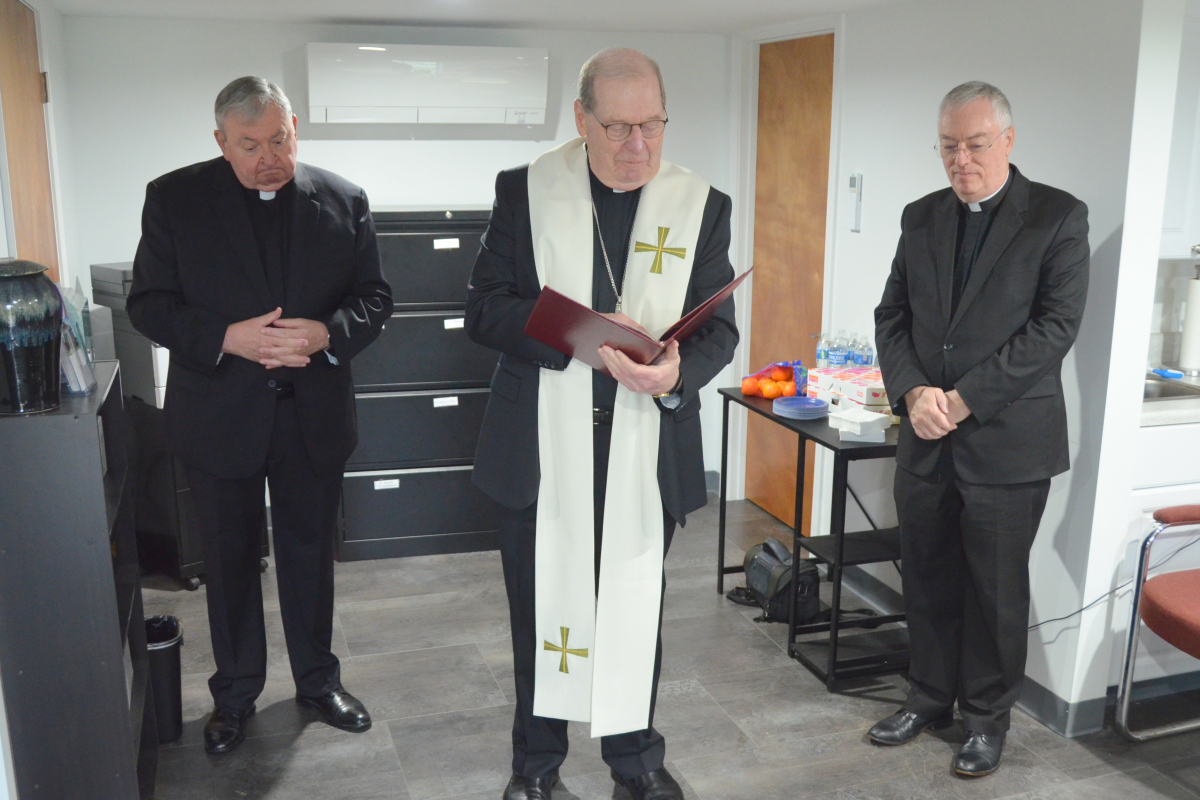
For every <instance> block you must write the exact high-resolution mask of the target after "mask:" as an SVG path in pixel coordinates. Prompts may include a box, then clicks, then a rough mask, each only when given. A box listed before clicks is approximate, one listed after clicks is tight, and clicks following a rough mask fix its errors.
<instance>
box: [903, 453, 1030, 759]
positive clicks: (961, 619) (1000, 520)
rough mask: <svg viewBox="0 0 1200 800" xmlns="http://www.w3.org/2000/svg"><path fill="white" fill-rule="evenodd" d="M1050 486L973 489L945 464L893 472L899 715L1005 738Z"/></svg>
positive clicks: (1017, 689)
mask: <svg viewBox="0 0 1200 800" xmlns="http://www.w3.org/2000/svg"><path fill="white" fill-rule="evenodd" d="M1049 491H1050V481H1049V480H1048V479H1047V480H1041V481H1034V482H1032V483H1019V484H1002V485H981V484H971V483H966V482H964V481H961V480H958V479H957V478H956V477H955V476H954V472H953V464H943V465H941V468H939V470H938V471H937V473H935V474H934V475H932V476H929V477H919V476H917V475H913V474H912V473H910V472H907V471H905V470H903V469H897V470H896V483H895V496H896V515H897V517H898V518H899V522H900V543H901V544H900V547H901V559H902V564H903V579H902V580H903V585H904V611H905V613H906V614H907V615H908V634H909V640H910V643H911V650H912V656H911V659H912V660H911V662H910V665H909V670H908V680H909V695H908V700H907V701H906V702H905V704H904V705H905V708H907V709H908V710H910V711H913V712H915V713H917V714H920V715H921V716H923V717H937V716H940V715H942V714H944V713H948V712H950V711H952V710H953V708H954V703H955V701H956V700H957V701H958V709H959V712H960V713H961V714H962V718H963V722H964V724H965V726H966V728H967V730H972V731H978V732H979V733H983V734H988V735H994V734H1001V733H1004V732H1005V731H1007V730H1008V726H1009V711H1010V710H1011V709H1012V707H1013V704H1014V703H1016V701H1017V698H1018V697H1019V696H1020V693H1021V685H1022V683H1023V682H1024V680H1025V656H1026V651H1027V642H1028V631H1027V628H1028V625H1029V550H1030V548H1031V547H1032V546H1033V539H1034V537H1035V536H1036V535H1037V529H1038V523H1039V522H1040V521H1041V518H1042V511H1043V510H1044V509H1045V507H1046V497H1047V495H1048V494H1049Z"/></svg>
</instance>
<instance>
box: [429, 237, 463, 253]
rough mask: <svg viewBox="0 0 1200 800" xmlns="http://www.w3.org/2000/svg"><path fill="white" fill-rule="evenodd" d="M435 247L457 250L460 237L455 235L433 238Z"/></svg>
mask: <svg viewBox="0 0 1200 800" xmlns="http://www.w3.org/2000/svg"><path fill="white" fill-rule="evenodd" d="M433 249H434V250H457V249H458V238H457V237H455V238H453V239H434V240H433Z"/></svg>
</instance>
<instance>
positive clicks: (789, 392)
mask: <svg viewBox="0 0 1200 800" xmlns="http://www.w3.org/2000/svg"><path fill="white" fill-rule="evenodd" d="M783 396H784V397H795V396H796V382H795V381H788V382H787V383H785V384H783Z"/></svg>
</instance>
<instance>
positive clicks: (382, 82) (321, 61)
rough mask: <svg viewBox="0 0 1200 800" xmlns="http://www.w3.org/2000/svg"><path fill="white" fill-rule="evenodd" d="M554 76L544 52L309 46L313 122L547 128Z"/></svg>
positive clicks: (309, 89)
mask: <svg viewBox="0 0 1200 800" xmlns="http://www.w3.org/2000/svg"><path fill="white" fill-rule="evenodd" d="M548 76H549V55H548V52H547V51H546V50H545V49H541V48H533V47H456V46H448V45H411V44H399V45H398V44H333V43H325V42H309V43H308V106H309V108H308V118H309V122H310V123H364V122H365V123H392V124H396V123H401V124H421V123H425V124H430V123H434V124H491V125H496V124H507V125H541V124H543V123H544V122H545V121H546V84H547V79H548Z"/></svg>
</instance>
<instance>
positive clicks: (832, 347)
mask: <svg viewBox="0 0 1200 800" xmlns="http://www.w3.org/2000/svg"><path fill="white" fill-rule="evenodd" d="M847 344H848V343H847V341H846V331H845V330H844V329H843V330H840V331H838V332H837V336H835V337H833V340H832V341H831V342H830V343H829V366H831V367H844V366H846V353H847V352H848V349H849V348H848V346H847Z"/></svg>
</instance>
